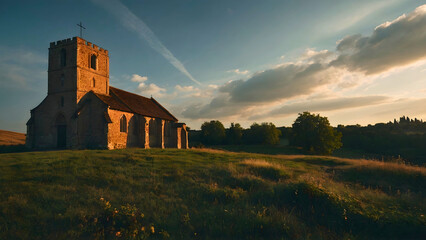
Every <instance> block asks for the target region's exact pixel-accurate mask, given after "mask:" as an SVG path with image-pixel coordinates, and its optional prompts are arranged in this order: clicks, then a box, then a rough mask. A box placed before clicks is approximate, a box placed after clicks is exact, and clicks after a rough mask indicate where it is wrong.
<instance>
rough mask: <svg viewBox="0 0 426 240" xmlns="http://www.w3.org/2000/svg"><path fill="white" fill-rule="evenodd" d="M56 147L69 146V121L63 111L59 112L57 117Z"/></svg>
mask: <svg viewBox="0 0 426 240" xmlns="http://www.w3.org/2000/svg"><path fill="white" fill-rule="evenodd" d="M55 128H56V147H57V148H66V146H67V121H66V118H65V116H64V114H63V113H58V114H57V115H56V118H55Z"/></svg>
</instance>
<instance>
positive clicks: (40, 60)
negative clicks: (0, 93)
mask: <svg viewBox="0 0 426 240" xmlns="http://www.w3.org/2000/svg"><path fill="white" fill-rule="evenodd" d="M46 69H47V57H46V56H43V55H42V54H39V53H36V52H33V51H30V50H26V49H15V48H13V49H12V48H7V47H2V46H0V87H2V88H15V87H17V88H20V89H25V90H34V86H40V84H37V82H40V81H43V80H44V81H45V80H46V79H47V74H46Z"/></svg>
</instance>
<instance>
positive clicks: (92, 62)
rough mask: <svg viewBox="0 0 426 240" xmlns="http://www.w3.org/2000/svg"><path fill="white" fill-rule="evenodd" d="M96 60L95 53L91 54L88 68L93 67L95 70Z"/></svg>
mask: <svg viewBox="0 0 426 240" xmlns="http://www.w3.org/2000/svg"><path fill="white" fill-rule="evenodd" d="M96 60H97V57H96V55H94V54H93V55H92V56H91V57H90V68H92V69H95V70H96Z"/></svg>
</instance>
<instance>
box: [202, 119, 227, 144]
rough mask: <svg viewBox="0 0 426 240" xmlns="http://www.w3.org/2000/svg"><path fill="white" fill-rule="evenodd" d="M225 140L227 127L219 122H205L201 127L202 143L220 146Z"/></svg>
mask: <svg viewBox="0 0 426 240" xmlns="http://www.w3.org/2000/svg"><path fill="white" fill-rule="evenodd" d="M224 140H225V127H224V126H223V124H222V123H221V122H220V121H218V120H212V121H210V122H204V123H203V125H201V141H202V142H203V143H204V144H210V145H218V144H222V143H223V142H224Z"/></svg>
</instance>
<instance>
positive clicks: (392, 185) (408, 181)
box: [334, 166, 426, 195]
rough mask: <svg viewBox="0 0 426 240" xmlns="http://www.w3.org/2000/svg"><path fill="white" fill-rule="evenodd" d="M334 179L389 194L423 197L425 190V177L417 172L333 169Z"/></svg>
mask: <svg viewBox="0 0 426 240" xmlns="http://www.w3.org/2000/svg"><path fill="white" fill-rule="evenodd" d="M334 179H335V180H340V181H344V182H353V183H358V184H361V185H363V186H365V187H372V188H378V189H380V190H382V191H384V192H386V193H390V194H396V193H398V192H416V193H419V194H422V195H423V194H425V193H423V192H422V191H423V190H424V189H426V176H425V175H423V174H421V173H419V172H412V171H410V172H408V171H403V170H398V169H392V170H389V169H382V168H373V167H371V166H360V167H352V168H341V169H335V177H334Z"/></svg>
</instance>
